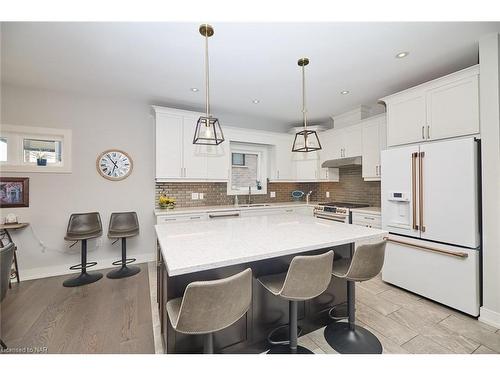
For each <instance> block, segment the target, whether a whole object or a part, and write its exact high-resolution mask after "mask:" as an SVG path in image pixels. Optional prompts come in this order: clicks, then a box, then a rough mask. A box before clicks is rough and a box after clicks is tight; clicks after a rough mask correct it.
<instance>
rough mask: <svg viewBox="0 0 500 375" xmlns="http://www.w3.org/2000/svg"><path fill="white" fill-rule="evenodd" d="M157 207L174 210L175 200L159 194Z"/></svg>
mask: <svg viewBox="0 0 500 375" xmlns="http://www.w3.org/2000/svg"><path fill="white" fill-rule="evenodd" d="M158 205H159V206H160V208H166V209H170V210H172V209H174V208H175V198H170V197H167V196H166V195H165V194H161V195H160V198H159V199H158Z"/></svg>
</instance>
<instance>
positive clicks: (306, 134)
mask: <svg viewBox="0 0 500 375" xmlns="http://www.w3.org/2000/svg"><path fill="white" fill-rule="evenodd" d="M297 64H298V65H299V66H300V67H302V116H303V122H304V129H303V130H301V131H299V132H297V133H296V134H295V139H294V141H293V146H292V152H312V151H318V150H321V143H320V142H319V138H318V134H317V133H316V131H314V130H308V129H307V109H306V72H305V66H306V65H308V64H309V59H308V58H307V57H303V58H301V59H299V61H298V63H297Z"/></svg>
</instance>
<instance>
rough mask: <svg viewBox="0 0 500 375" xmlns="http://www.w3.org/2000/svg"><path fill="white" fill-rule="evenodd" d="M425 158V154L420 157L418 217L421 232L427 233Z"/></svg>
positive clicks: (420, 154)
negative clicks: (425, 221) (425, 216)
mask: <svg viewBox="0 0 500 375" xmlns="http://www.w3.org/2000/svg"><path fill="white" fill-rule="evenodd" d="M424 156H425V152H420V153H419V155H418V177H419V178H418V216H419V223H420V231H421V232H425V225H424Z"/></svg>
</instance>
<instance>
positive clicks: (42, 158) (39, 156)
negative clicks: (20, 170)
mask: <svg viewBox="0 0 500 375" xmlns="http://www.w3.org/2000/svg"><path fill="white" fill-rule="evenodd" d="M36 165H39V166H42V167H45V166H47V157H46V155H45V153H43V152H42V151H38V152H37V153H36Z"/></svg>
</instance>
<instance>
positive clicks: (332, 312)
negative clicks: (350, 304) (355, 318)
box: [328, 302, 349, 321]
mask: <svg viewBox="0 0 500 375" xmlns="http://www.w3.org/2000/svg"><path fill="white" fill-rule="evenodd" d="M339 307H347V302H343V303H339V304H338V305H335V306H333V307H332V308H331V309H330V310H328V317H329V318H330V319H332V320H334V321H339V320H344V319H347V318H349V316H348V314H347V310H346V311H341V313H342V315H335V313H336V312H337V311H338V310H339ZM344 314H345V315H344Z"/></svg>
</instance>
